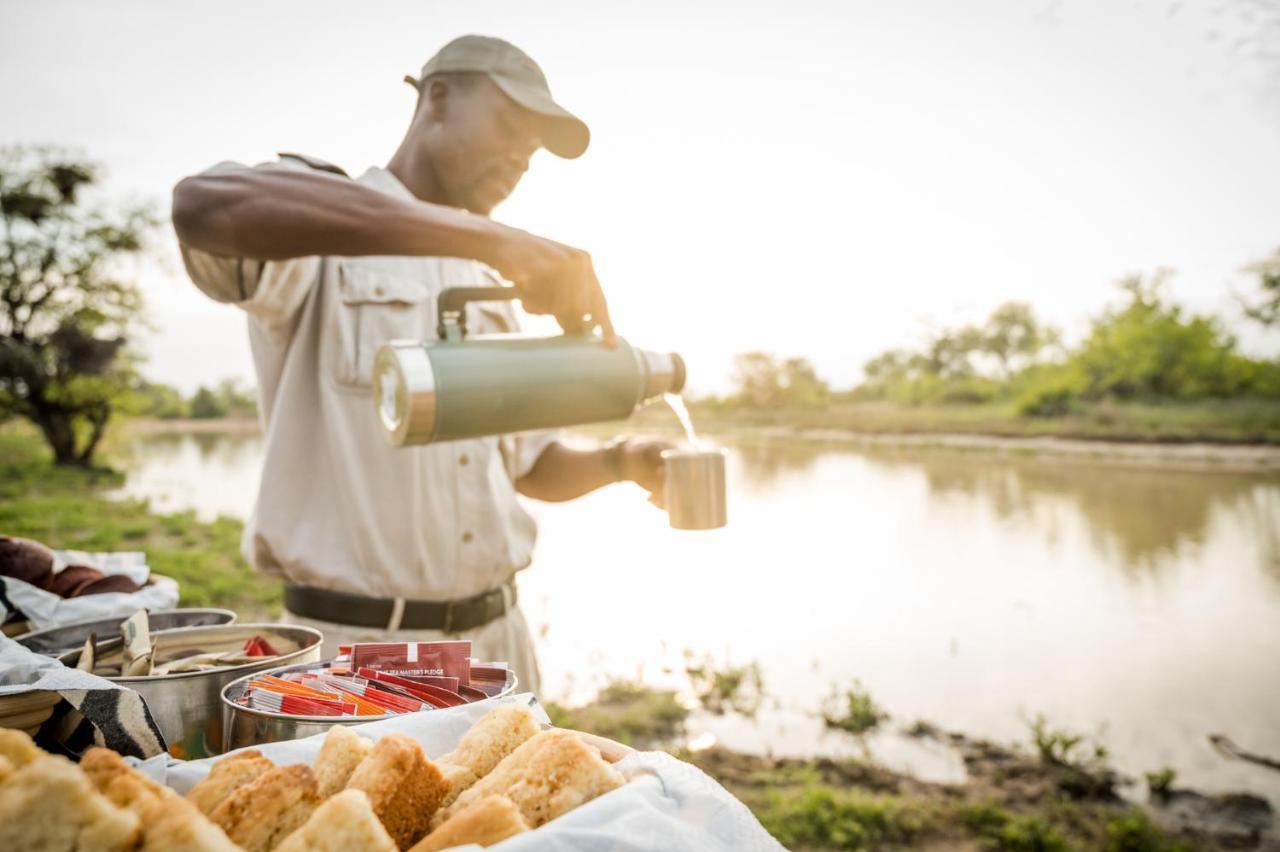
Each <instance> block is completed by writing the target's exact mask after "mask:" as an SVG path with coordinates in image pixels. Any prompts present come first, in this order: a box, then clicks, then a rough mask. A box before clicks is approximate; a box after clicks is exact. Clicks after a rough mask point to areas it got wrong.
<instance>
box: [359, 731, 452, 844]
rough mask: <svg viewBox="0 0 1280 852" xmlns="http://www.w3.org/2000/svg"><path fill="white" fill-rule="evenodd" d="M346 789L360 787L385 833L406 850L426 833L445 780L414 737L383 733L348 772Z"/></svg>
mask: <svg viewBox="0 0 1280 852" xmlns="http://www.w3.org/2000/svg"><path fill="white" fill-rule="evenodd" d="M347 789H353V790H363V791H364V792H365V794H366V795H368V796H369V803H370V804H371V805H373V812H374V813H375V814H377V815H378V819H380V820H382V824H383V825H384V826H385V827H386V829H387V833H388V834H390V835H391V838H392V839H393V840H395V842H396V844H397V845H398V846H399V847H400V848H401V849H407V848H408V847H410V846H412V845H413V844H415V843H417V842H418V841H419V840H421V839H422V836H423V835H424V834H426V833H427V828H428V826H429V825H430V823H431V816H432V814H434V813H435V812H436V808H438V807H439V806H440V800H441V799H442V798H444V793H445V782H444V777H443V776H442V775H441V774H440V770H439V769H437V768H436V767H435V764H433V763H432V762H431V761H429V760H427V756H426V755H425V754H423V753H422V747H421V746H420V745H418V743H417V741H416V740H413V739H410V738H409V737H406V736H404V735H403V734H387V735H386V736H384V737H383V738H382V739H380V740H378V742H377V743H375V744H374V746H373V749H372V750H371V751H370V752H369V755H368V757H366V758H365V759H364V760H362V761H361V762H360V765H359V766H357V767H356V770H355V772H352V773H351V778H350V780H348V781H347Z"/></svg>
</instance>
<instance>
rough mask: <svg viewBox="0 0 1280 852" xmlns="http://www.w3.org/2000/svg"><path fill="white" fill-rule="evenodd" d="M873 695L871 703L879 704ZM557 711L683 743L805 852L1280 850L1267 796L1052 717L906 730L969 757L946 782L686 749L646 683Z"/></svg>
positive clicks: (617, 734)
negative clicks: (1196, 776)
mask: <svg viewBox="0 0 1280 852" xmlns="http://www.w3.org/2000/svg"><path fill="white" fill-rule="evenodd" d="M722 697H723V696H722ZM863 697H864V698H865V700H866V704H865V707H866V708H874V705H873V704H871V702H870V697H869V696H863ZM706 706H707V705H706V704H705V703H704V704H703V708H704V710H705V709H706ZM547 709H548V712H549V713H550V714H551V717H552V721H553V722H555V723H556V724H558V725H562V726H564V727H573V728H577V729H579V730H587V731H590V732H592V733H597V734H600V735H601V736H606V737H610V738H611V739H616V740H619V741H622V742H627V743H629V744H631V745H633V746H635V747H637V748H664V749H668V750H670V751H672V752H673V753H675V754H676V755H677V756H679V757H681V758H682V759H684V760H687V761H689V762H690V763H692V764H694V765H695V766H697V767H698V768H700V769H702V770H703V771H704V772H706V773H707V774H708V775H710V776H712V777H713V778H715V779H716V780H717V781H719V782H720V783H721V784H723V785H724V786H725V787H726V788H727V789H728V790H729V791H730V792H731V793H733V794H734V795H735V796H736V797H737V798H739V799H740V800H741V801H742V802H744V803H745V804H746V805H747V806H748V807H749V808H751V810H752V812H753V813H755V815H756V816H757V817H758V818H759V819H760V821H761V823H762V824H763V825H764V827H765V828H766V829H767V830H768V831H769V832H770V833H771V834H772V835H773V836H774V837H776V838H777V839H778V840H779V841H780V842H782V843H783V844H784V845H786V846H787V847H788V848H789V849H794V850H828V849H902V848H912V849H932V850H942V849H947V850H980V849H999V850H1028V852H1032V851H1034V852H1059V850H1070V849H1080V850H1095V849H1097V850H1113V852H1148V850H1150V852H1157V851H1158V850H1166V852H1171V851H1172V850H1195V849H1205V850H1212V849H1276V848H1280V835H1277V833H1276V829H1275V818H1274V814H1273V810H1272V807H1271V806H1270V804H1269V803H1268V802H1267V801H1266V800H1264V799H1261V798H1259V797H1257V796H1252V795H1250V794H1247V793H1233V794H1226V795H1219V796H1206V795H1203V794H1201V793H1198V792H1196V791H1194V790H1189V789H1180V788H1178V787H1176V777H1175V776H1174V775H1173V774H1172V773H1171V772H1163V773H1159V772H1158V773H1152V774H1151V775H1149V776H1148V777H1147V779H1146V780H1145V782H1134V781H1133V779H1124V778H1122V777H1120V776H1119V775H1118V774H1117V773H1115V772H1114V771H1113V770H1112V769H1111V768H1110V767H1109V766H1108V765H1107V764H1106V759H1105V752H1104V751H1102V750H1099V749H1098V748H1097V747H1096V746H1093V745H1091V744H1090V743H1088V742H1087V741H1086V740H1085V739H1084V738H1083V737H1078V736H1076V735H1073V734H1071V733H1069V732H1065V731H1059V730H1052V729H1050V728H1049V727H1048V726H1047V725H1045V724H1044V723H1043V722H1040V723H1037V725H1036V726H1034V727H1033V730H1032V731H1031V732H1030V743H1029V744H1028V745H1026V746H1023V745H1018V744H1014V745H1005V744H999V743H993V742H990V741H986V740H981V739H976V738H972V737H969V736H966V735H964V734H961V733H952V732H944V731H942V730H940V729H938V728H937V727H935V726H933V725H931V724H929V723H927V722H920V721H917V722H915V723H913V724H911V725H910V726H909V727H908V728H906V729H904V730H903V731H902V733H903V735H904V736H910V737H915V738H919V739H928V740H932V741H934V742H935V743H938V744H940V745H942V746H943V747H946V748H950V749H954V750H955V751H956V752H957V753H958V754H959V755H960V757H961V759H962V760H963V763H964V768H965V775H966V778H965V780H964V781H963V782H961V783H953V784H940V783H931V782H928V781H922V780H920V779H918V778H915V777H913V776H911V775H908V774H904V773H900V772H894V771H892V770H890V769H887V768H885V767H883V766H881V765H878V764H877V763H875V762H874V761H873V760H871V759H870V758H869V757H868V758H865V759H861V760H858V759H834V758H828V757H812V758H803V759H800V758H775V757H770V756H762V755H756V754H743V753H740V752H735V751H732V750H729V749H725V748H722V747H719V746H715V745H713V746H711V747H708V748H700V749H692V748H690V747H688V746H686V745H684V744H683V736H684V722H685V720H686V718H687V717H688V716H689V713H690V711H689V710H688V709H687V707H686V705H685V704H683V703H681V702H680V701H678V700H677V697H676V694H675V693H674V692H671V691H664V690H656V689H651V688H648V687H645V686H642V685H639V684H633V683H627V682H614V683H612V684H610V685H608V686H606V687H605V688H604V689H603V690H602V691H601V693H600V695H599V696H598V697H597V698H596V700H595V701H593V702H591V703H589V704H587V705H584V706H581V707H574V708H566V707H562V706H560V705H557V704H555V703H549V704H548V705H547ZM832 723H833V724H834V726H836V727H842V728H845V727H847V728H848V729H851V730H854V731H857V732H858V733H857V734H853V735H852V736H855V737H856V736H859V735H861V734H864V733H866V732H867V731H868V730H870V729H872V728H875V727H879V726H881V725H883V724H886V720H885V719H884V718H883V717H881V716H880V715H879V714H878V712H871V713H870V714H863V717H862V718H861V719H857V718H844V719H838V720H832ZM1126 787H1127V789H1126V790H1125V793H1126V795H1125V796H1122V795H1121V789H1122V788H1126Z"/></svg>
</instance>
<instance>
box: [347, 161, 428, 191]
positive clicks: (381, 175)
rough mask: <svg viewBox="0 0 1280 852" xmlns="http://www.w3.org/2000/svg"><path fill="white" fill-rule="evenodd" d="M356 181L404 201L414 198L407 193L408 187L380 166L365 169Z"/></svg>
mask: <svg viewBox="0 0 1280 852" xmlns="http://www.w3.org/2000/svg"><path fill="white" fill-rule="evenodd" d="M357 180H358V181H359V182H360V183H367V184H369V185H370V186H372V187H373V188H374V189H379V190H382V191H383V192H385V193H387V194H388V195H395V196H398V197H400V198H404V199H414V198H415V196H414V194H413V193H412V192H410V191H409V187H407V186H405V185H404V184H403V183H401V182H400V178H398V177H396V176H395V175H393V174H392V173H391V172H389V171H387V170H386V169H384V168H382V167H381V166H370V167H369V168H367V169H365V172H364V174H362V175H360V177H359V178H357Z"/></svg>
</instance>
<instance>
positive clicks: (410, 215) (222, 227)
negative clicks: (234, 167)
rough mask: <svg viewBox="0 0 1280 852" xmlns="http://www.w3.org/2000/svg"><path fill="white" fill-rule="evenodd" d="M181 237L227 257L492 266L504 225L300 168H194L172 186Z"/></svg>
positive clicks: (178, 230)
mask: <svg viewBox="0 0 1280 852" xmlns="http://www.w3.org/2000/svg"><path fill="white" fill-rule="evenodd" d="M173 222H174V228H175V229H176V230H177V233H178V238H179V239H180V240H181V241H182V242H183V244H184V245H187V246H190V247H191V248H195V249H198V250H200V251H205V252H208V253H209V254H215V255H221V256H224V257H247V258H254V259H257V260H283V259H287V258H293V257H307V256H310V255H321V254H323V255H340V256H360V255H384V254H385V255H416V256H445V257H467V258H473V259H475V260H480V261H483V262H485V263H489V264H490V265H495V260H496V258H495V255H496V252H497V247H498V243H499V241H500V240H499V237H500V232H501V230H502V229H503V227H504V226H502V225H499V224H497V223H495V222H492V221H490V220H488V219H486V218H484V217H481V216H476V215H474V214H471V213H468V212H466V211H464V210H459V209H456V208H453V207H446V206H443V205H438V204H428V203H426V202H422V201H417V200H409V199H402V198H396V197H394V196H391V195H388V194H387V193H384V192H380V191H378V190H376V189H373V188H371V187H368V186H365V185H363V184H360V183H356V182H355V181H351V180H347V179H344V178H339V177H335V176H332V175H327V174H322V173H317V172H304V171H300V170H297V169H290V168H278V169H262V168H259V169H244V170H242V171H232V172H226V173H222V174H208V175H196V176H194V177H189V178H186V179H185V180H183V181H182V182H180V183H179V184H178V186H177V187H176V188H175V189H174V194H173Z"/></svg>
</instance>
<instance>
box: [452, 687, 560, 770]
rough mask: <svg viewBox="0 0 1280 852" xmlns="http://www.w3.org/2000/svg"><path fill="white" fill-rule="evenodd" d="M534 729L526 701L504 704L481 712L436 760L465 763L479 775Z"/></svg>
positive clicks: (530, 711)
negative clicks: (452, 744)
mask: <svg viewBox="0 0 1280 852" xmlns="http://www.w3.org/2000/svg"><path fill="white" fill-rule="evenodd" d="M538 730H539V726H538V720H537V719H536V718H535V717H534V715H533V711H532V710H530V709H529V708H528V707H527V706H526V705H524V704H504V705H502V706H501V707H498V708H495V709H493V710H490V711H489V712H488V713H486V714H484V715H483V716H481V717H480V718H479V719H478V720H477V721H476V723H475V724H474V725H472V726H471V730H469V731H467V733H466V734H464V735H463V737H462V739H461V740H459V741H458V746H457V748H455V749H454V750H453V751H451V752H449V753H448V754H446V755H443V756H441V758H440V762H441V763H452V764H454V765H455V766H465V767H466V768H468V769H470V770H471V771H472V773H474V774H475V776H476V777H477V778H483V777H484V776H486V775H488V774H489V773H490V772H492V771H493V767H495V766H497V765H498V762H499V761H501V760H502V758H504V757H506V756H507V755H509V754H511V752H513V751H515V750H516V748H517V747H518V746H519V745H520V744H521V743H523V742H524V741H525V740H527V739H529V738H530V737H532V736H533V735H534V734H536V733H538Z"/></svg>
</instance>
